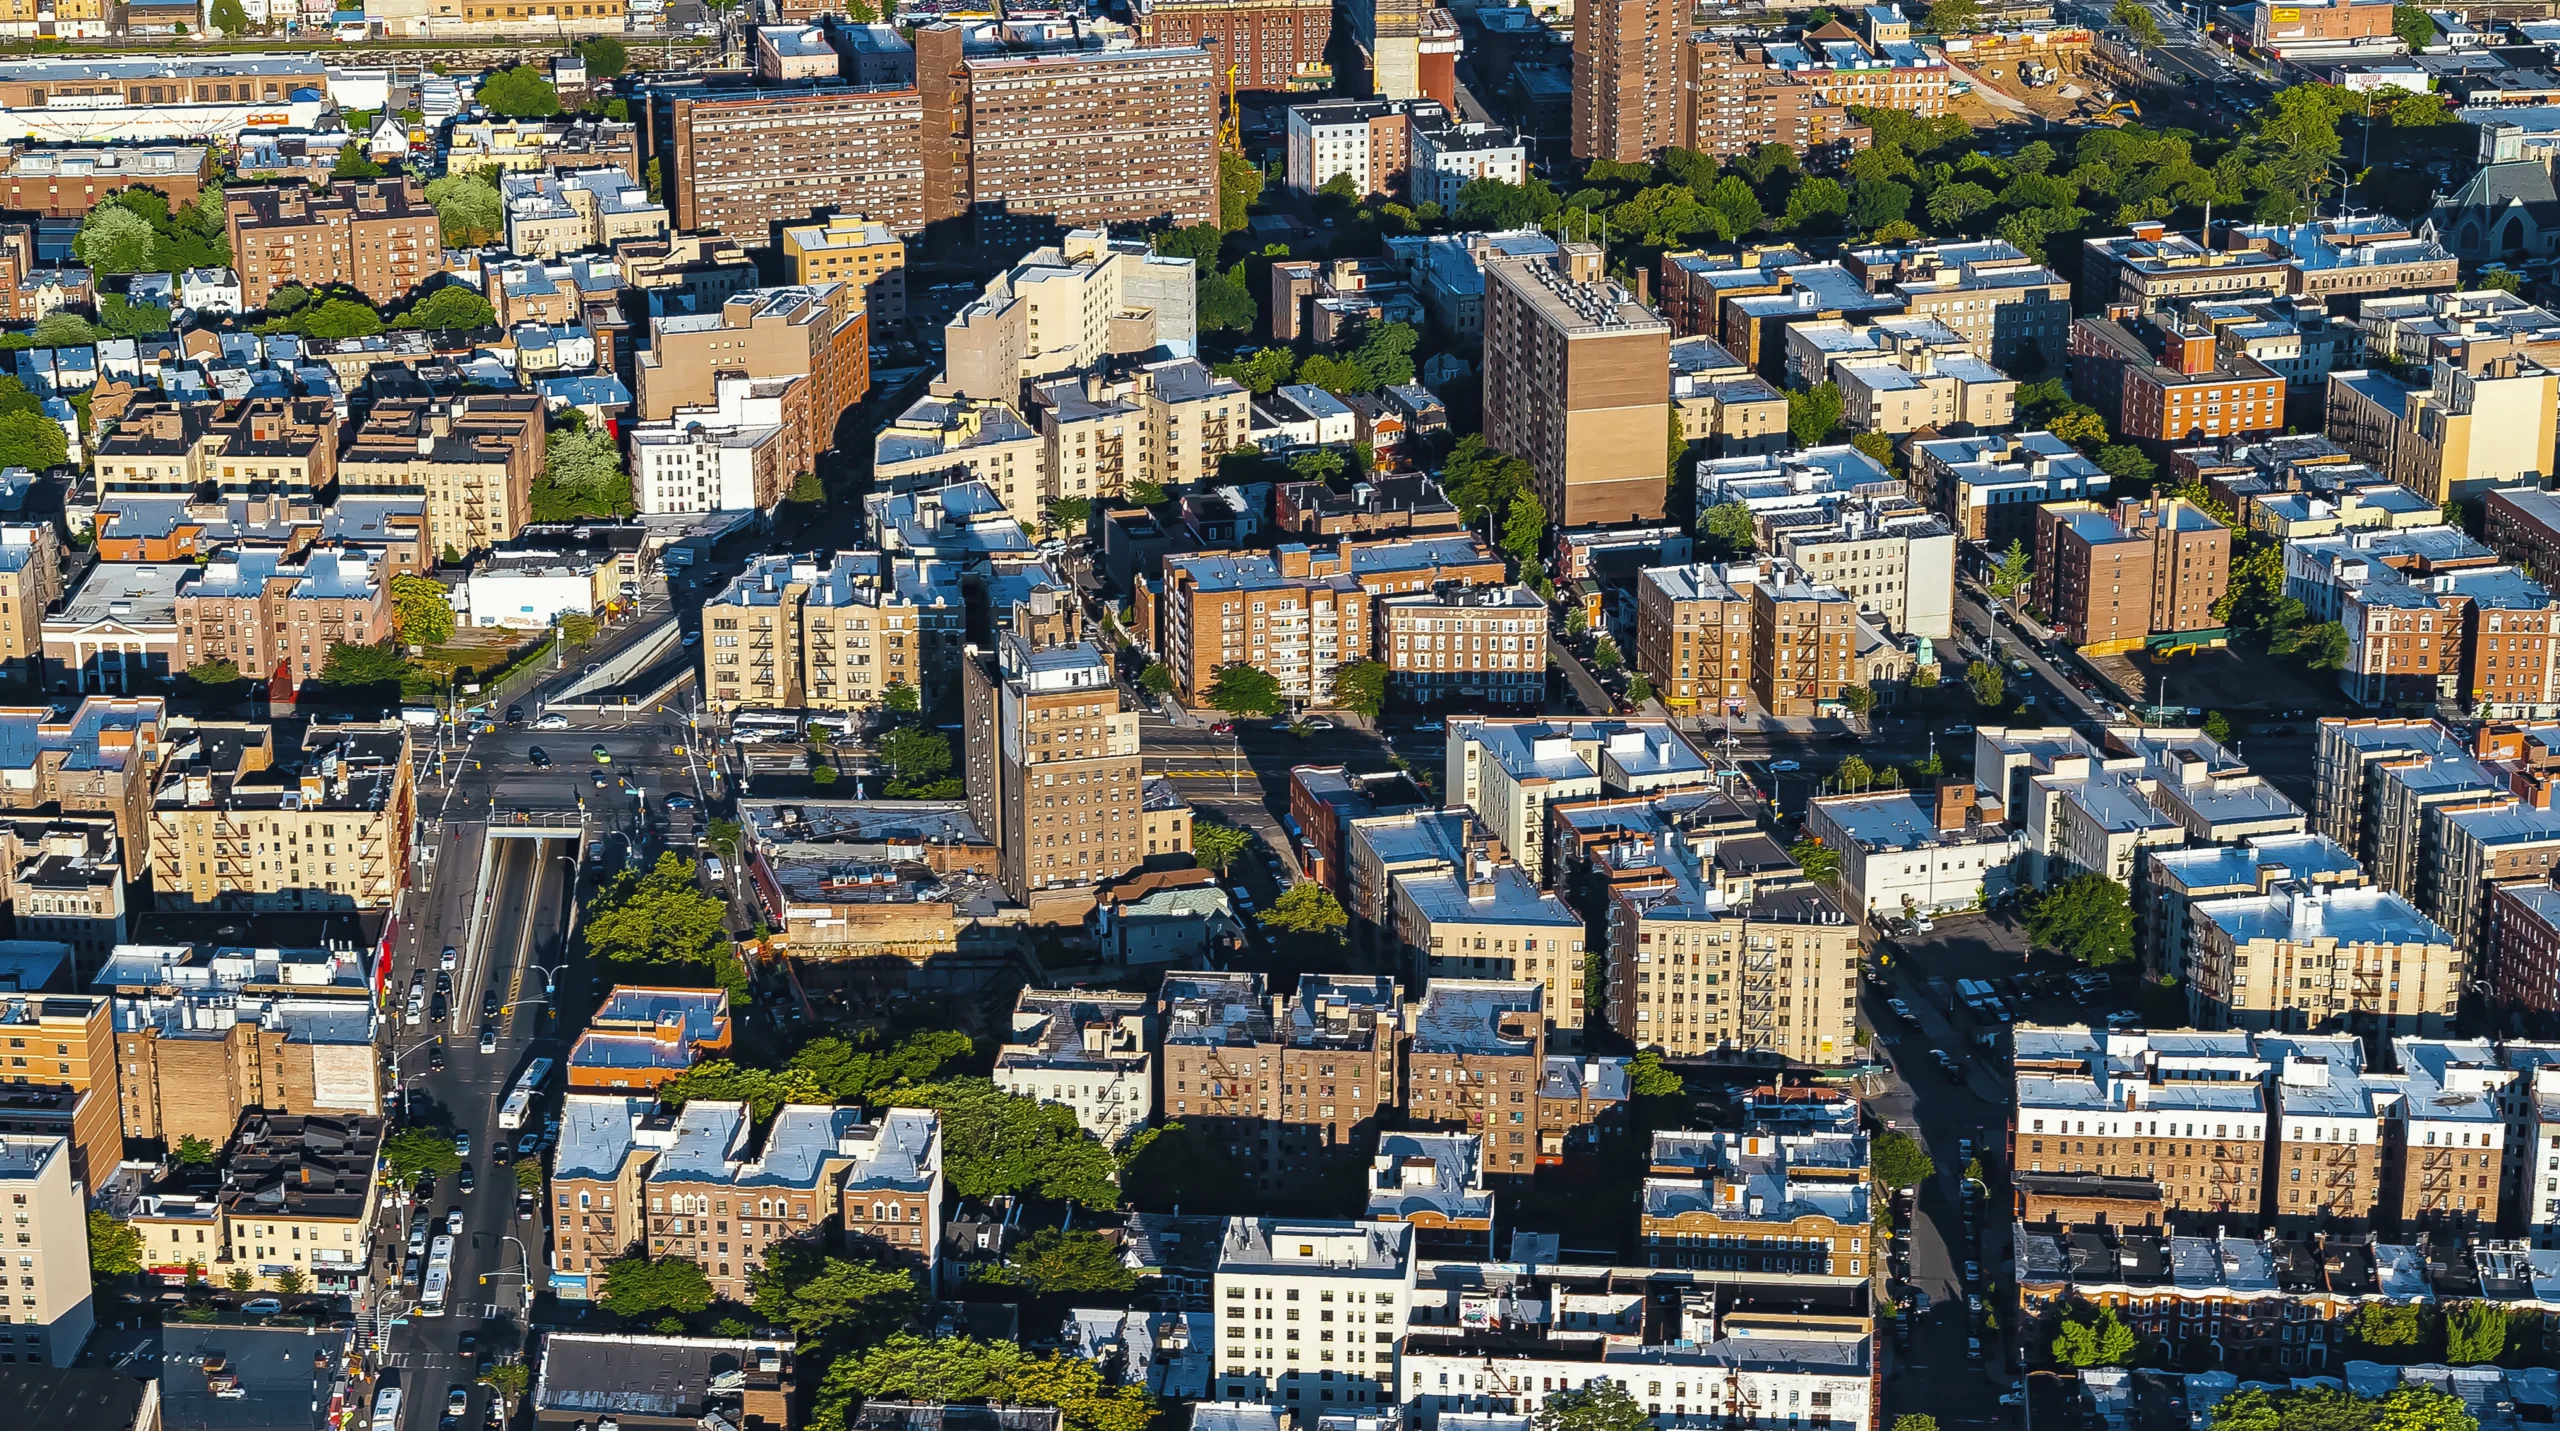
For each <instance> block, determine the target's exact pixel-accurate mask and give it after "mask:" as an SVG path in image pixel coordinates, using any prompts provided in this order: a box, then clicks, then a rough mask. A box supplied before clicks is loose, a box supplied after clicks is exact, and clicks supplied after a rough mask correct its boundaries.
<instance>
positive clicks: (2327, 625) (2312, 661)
mask: <svg viewBox="0 0 2560 1431" xmlns="http://www.w3.org/2000/svg"><path fill="white" fill-rule="evenodd" d="M7 422H8V419H7V418H5V417H0V436H5V434H6V427H5V424H6V423H7ZM2267 649H2268V650H2270V651H2273V652H2275V653H2276V654H2277V655H2279V656H2299V657H2301V658H2302V664H2304V665H2305V666H2308V667H2310V668H2311V669H2312V670H2315V671H2334V670H2337V669H2339V668H2340V667H2342V666H2344V665H2346V664H2347V649H2348V642H2347V628H2345V627H2344V626H2341V625H2339V624H2338V623H2337V622H2335V621H2323V622H2321V623H2320V624H2319V625H2317V626H2304V627H2302V628H2300V629H2299V630H2296V631H2293V632H2290V633H2287V635H2286V636H2284V637H2283V638H2282V639H2280V640H2277V641H2270V642H2269V643H2268V645H2267Z"/></svg>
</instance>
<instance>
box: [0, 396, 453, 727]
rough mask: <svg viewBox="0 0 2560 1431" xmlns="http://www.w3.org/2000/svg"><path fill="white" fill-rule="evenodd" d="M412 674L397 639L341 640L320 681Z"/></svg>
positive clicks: (347, 684)
mask: <svg viewBox="0 0 2560 1431" xmlns="http://www.w3.org/2000/svg"><path fill="white" fill-rule="evenodd" d="M7 421H8V419H7V418H0V423H6V422H7ZM408 673H409V658H408V657H407V656H406V655H404V654H402V653H401V650H400V647H399V646H398V645H397V644H395V643H393V642H390V641H384V642H382V643H380V644H379V645H373V646H359V645H357V644H355V643H354V642H351V641H339V642H334V643H332V644H331V645H330V647H329V655H328V658H327V659H326V660H324V661H322V662H321V664H320V684H321V685H324V686H334V687H337V688H338V689H341V690H353V689H357V688H360V687H365V686H397V685H399V684H400V680H401V678H402V677H403V676H406V675H407V674H408Z"/></svg>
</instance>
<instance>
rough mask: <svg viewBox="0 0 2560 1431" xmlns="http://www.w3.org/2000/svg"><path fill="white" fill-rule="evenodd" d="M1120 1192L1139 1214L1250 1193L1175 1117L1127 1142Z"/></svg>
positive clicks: (1237, 1173)
mask: <svg viewBox="0 0 2560 1431" xmlns="http://www.w3.org/2000/svg"><path fill="white" fill-rule="evenodd" d="M1194 828H1195V829H1196V828H1197V827H1194ZM1120 1192H1121V1195H1122V1197H1123V1199H1124V1200H1125V1201H1126V1202H1127V1203H1128V1205H1129V1206H1131V1207H1133V1208H1136V1209H1137V1210H1138V1211H1140V1212H1171V1211H1173V1210H1174V1209H1176V1208H1186V1207H1189V1208H1201V1207H1219V1208H1242V1207H1248V1206H1251V1205H1252V1200H1253V1195H1254V1194H1253V1185H1252V1182H1251V1180H1250V1179H1248V1178H1246V1177H1245V1175H1244V1173H1243V1172H1242V1171H1241V1170H1239V1169H1238V1168H1237V1167H1236V1164H1235V1159H1234V1158H1233V1157H1232V1156H1230V1155H1229V1154H1228V1152H1227V1149H1226V1146H1225V1145H1224V1144H1222V1143H1220V1142H1218V1141H1217V1140H1216V1139H1215V1138H1212V1137H1210V1136H1209V1135H1208V1134H1206V1133H1203V1132H1201V1131H1200V1130H1199V1129H1198V1128H1195V1127H1193V1126H1192V1125H1190V1124H1188V1123H1185V1122H1182V1121H1181V1120H1179V1119H1176V1120H1175V1121H1173V1122H1170V1123H1167V1124H1164V1125H1163V1126H1161V1127H1156V1128H1144V1129H1140V1130H1139V1132H1138V1134H1137V1136H1135V1137H1133V1138H1131V1139H1130V1140H1129V1146H1128V1149H1127V1151H1125V1152H1123V1153H1122V1154H1121V1155H1120Z"/></svg>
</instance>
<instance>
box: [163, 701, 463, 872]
mask: <svg viewBox="0 0 2560 1431" xmlns="http://www.w3.org/2000/svg"><path fill="white" fill-rule="evenodd" d="M289 733H290V728H288V734H289ZM193 734H194V737H195V739H194V741H193V742H192V744H191V745H190V746H189V747H188V751H189V753H188V757H187V759H186V761H185V762H184V763H183V764H172V765H170V766H168V767H167V769H166V770H165V771H164V776H165V779H164V782H163V784H162V786H161V793H160V795H159V797H158V798H157V799H156V800H155V801H154V802H153V804H152V807H151V830H150V835H149V838H148V841H147V842H146V844H145V848H146V849H147V850H148V851H149V852H150V857H151V875H152V891H153V897H154V900H155V901H156V902H157V903H158V904H159V905H160V907H162V908H164V909H181V910H183V909H223V910H242V911H250V912H257V913H300V912H311V911H328V910H358V909H387V908H389V907H390V905H391V902H392V900H393V899H394V898H396V897H397V896H398V894H399V892H400V890H401V888H402V886H403V885H404V884H405V883H406V881H407V878H408V868H409V837H410V829H411V822H412V821H413V820H414V819H415V818H416V816H417V788H416V786H415V784H414V783H413V780H412V774H411V771H410V766H409V735H408V728H407V727H406V726H403V725H400V724H398V723H396V722H393V723H386V724H382V725H313V726H310V727H308V728H306V729H304V730H303V732H302V743H301V745H300V747H299V748H298V749H297V748H291V747H288V748H287V749H285V750H282V751H279V750H278V749H277V745H276V727H274V726H271V725H263V724H261V725H199V726H197V727H195V728H194V731H193ZM279 840H280V841H281V844H280V845H279V844H278V841H279Z"/></svg>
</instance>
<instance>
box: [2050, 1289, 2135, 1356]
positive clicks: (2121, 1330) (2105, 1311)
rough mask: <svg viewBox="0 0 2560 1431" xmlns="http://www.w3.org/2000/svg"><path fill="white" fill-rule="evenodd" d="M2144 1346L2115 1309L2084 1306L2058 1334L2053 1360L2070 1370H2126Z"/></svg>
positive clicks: (2076, 1311) (2078, 1309) (2065, 1321)
mask: <svg viewBox="0 0 2560 1431" xmlns="http://www.w3.org/2000/svg"><path fill="white" fill-rule="evenodd" d="M2140 1345H2141V1339H2140V1338H2138V1337H2136V1336H2135V1335H2134V1333H2133V1328H2131V1327H2128V1326H2126V1325H2125V1324H2124V1319H2123V1318H2122V1317H2120V1316H2118V1315H2116V1309H2115V1308H2113V1307H2091V1306H2089V1305H2088V1304H2086V1303H2082V1304H2080V1305H2077V1306H2075V1307H2073V1308H2072V1309H2071V1313H2070V1314H2069V1315H2067V1316H2065V1317H2064V1318H2063V1321H2062V1324H2061V1325H2060V1327H2058V1328H2057V1329H2056V1330H2055V1333H2054V1338H2053V1359H2054V1360H2055V1361H2057V1362H2060V1363H2061V1364H2063V1365H2064V1366H2069V1367H2083V1368H2085V1367H2092V1366H2122V1365H2124V1364H2125V1363H2127V1362H2129V1361H2131V1360H2133V1354H2134V1352H2135V1350H2136V1349H2137V1348H2138V1347H2139V1346H2140Z"/></svg>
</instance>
